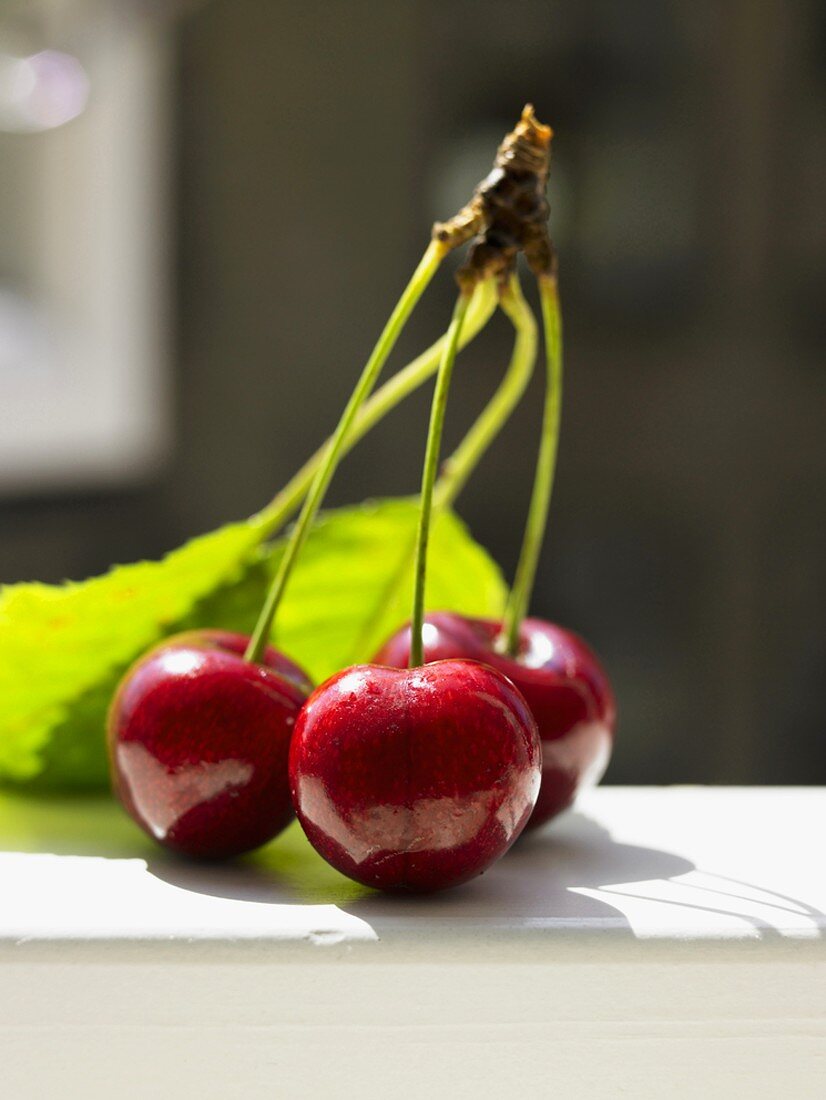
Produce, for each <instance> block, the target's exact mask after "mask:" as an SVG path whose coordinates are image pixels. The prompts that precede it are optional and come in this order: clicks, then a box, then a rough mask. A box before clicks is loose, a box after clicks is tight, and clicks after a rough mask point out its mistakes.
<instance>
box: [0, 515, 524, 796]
mask: <svg viewBox="0 0 826 1100" xmlns="http://www.w3.org/2000/svg"><path fill="white" fill-rule="evenodd" d="M417 517H418V509H417V505H416V502H415V501H413V500H386V501H379V502H369V503H367V504H364V505H360V506H358V507H355V508H344V509H340V510H337V511H333V512H327V513H325V514H323V515H322V516H321V517H319V520H318V522H317V523H316V525H315V527H314V529H313V530H312V532H311V533H310V536H309V538H308V539H307V542H306V544H305V547H304V550H303V552H302V555H301V557H300V558H299V561H298V564H297V566H296V568H295V571H294V573H293V575H292V578H291V580H290V585H289V587H288V589H287V594H286V596H285V599H284V602H283V604H282V606H281V608H280V610H279V614H278V618H277V623H276V637H275V642H276V644H277V645H278V646H279V647H280V648H281V649H283V650H284V651H285V652H286V653H288V654H289V655H290V656H291V657H293V659H294V660H296V661H298V662H299V664H302V665H303V666H304V667H305V668H306V669H307V671H308V672H309V673H310V675H311V676H312V677H313V678H314V679H315V680H316V681H320V680H323V679H325V678H326V677H327V676H329V675H331V674H332V673H333V672H336V671H338V669H340V668H343V667H345V666H346V665H348V664H353V663H357V662H359V661H367V660H369V659H370V657H371V656H372V654H373V653H374V652H375V650H376V649H377V648H378V647H379V645H380V644H381V643H382V642H383V641H384V639H385V638H386V637H387V636H388V635H389V634H390V633H392V631H393V630H395V629H396V628H397V627H398V626H400V625H401V624H402V623H403V622H404V621H405V620H406V619H407V618H408V617H409V608H410V603H411V600H412V583H413V581H412V552H413V546H414V541H415V532H416V523H417ZM258 538H259V533H258V531H257V529H256V528H255V527H254V526H253V525H252V524H236V525H232V526H229V527H224V528H222V529H221V530H219V531H216V532H214V533H213V534H211V535H204V536H202V537H201V538H198V539H195V540H193V541H192V542H190V543H188V544H187V545H186V546H184V547H182V548H181V549H179V550H176V551H174V552H173V553H171V554H169V555H168V556H167V557H166V558H164V559H163V560H162V561H159V562H140V563H138V564H136V565H127V566H119V567H117V568H115V569H113V570H112V571H111V572H110V573H107V574H106V575H105V576H102V577H95V578H93V579H91V580H88V581H85V582H83V583H80V584H67V585H61V586H50V585H41V584H24V585H16V586H12V587H9V588H6V589H5V590H4V591H3V592H2V593H1V594H0V655H1V656H0V779H6V780H15V781H17V782H35V783H37V784H39V785H41V786H49V787H69V786H73V787H79V786H96V785H97V786H99V785H102V784H104V783H105V782H106V759H105V751H104V741H103V729H104V724H105V715H106V708H107V706H108V704H109V700H110V698H111V696H112V692H113V691H114V689H115V687H116V685H117V682H118V680H119V679H120V677H121V676H122V675H123V672H124V671H125V670H126V669H127V668H128V667H129V665H130V664H131V663H132V662H133V661H134V660H135V659H136V658H137V657H139V656H140V654H141V653H142V652H143V651H144V650H145V649H147V648H148V647H149V646H151V645H153V644H155V643H156V642H157V641H159V640H160V639H161V638H162V637H164V636H166V635H168V634H173V633H177V632H178V631H179V630H184V629H189V628H192V627H198V626H215V627H223V628H225V629H230V630H239V631H242V632H245V633H248V632H249V631H251V629H252V627H253V625H254V623H255V619H256V617H257V615H258V611H259V609H260V606H261V603H262V600H263V598H264V592H265V590H266V586H267V584H268V582H269V580H270V578H271V576H272V575H273V572H274V570H275V568H276V567H277V564H278V561H279V559H280V556H281V554H282V553H283V546H284V543H283V540H282V541H280V542H277V543H275V544H274V545H273V546H272V547H270V548H266V549H262V548H260V547H259V546H258V545H257V542H258ZM430 546H431V549H430V557H429V571H428V587H427V606H428V607H429V608H430V609H436V608H451V609H453V610H456V611H459V612H462V613H465V614H476V615H499V614H501V612H502V610H503V607H504V601H505V596H506V589H505V585H504V582H503V580H502V577H501V574H500V572H499V570H498V568H497V566H496V565H495V563H494V562H493V561H492V560H491V558H490V557H489V556H488V554H487V553H486V551H485V550H484V549H483V548H482V547H481V546H479V545H478V544H477V543H476V542H474V541H473V539H472V538H471V536H470V534H469V533H468V531H467V528H466V527H465V525H464V524H463V523H462V522H461V520H459V519H458V518H457V517H456V516H455V515H454V514H453V513H452V512H443V513H441V514H440V515H439V516H438V517H437V518H436V519H435V520H434V524H433V528H432V532H431V544H430Z"/></svg>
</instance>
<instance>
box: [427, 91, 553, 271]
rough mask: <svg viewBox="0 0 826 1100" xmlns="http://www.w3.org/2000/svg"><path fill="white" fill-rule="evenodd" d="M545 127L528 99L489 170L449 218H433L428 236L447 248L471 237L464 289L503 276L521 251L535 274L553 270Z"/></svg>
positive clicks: (548, 145) (549, 134) (547, 130)
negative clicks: (447, 219) (431, 231)
mask: <svg viewBox="0 0 826 1100" xmlns="http://www.w3.org/2000/svg"><path fill="white" fill-rule="evenodd" d="M552 136H553V131H552V130H551V128H550V126H543V125H542V123H541V122H539V121H537V118H536V115H535V114H534V113H533V107H532V106H531V105H530V104H528V105H527V106H526V107H525V109H524V111H523V112H522V117H521V118H520V120H519V122H518V123H517V124H516V126H515V128H514V129H513V130H512V131H511V132H510V133H509V134H508V136H507V137H506V138H505V140H504V141H503V142H502V144H501V145H500V146H499V149H498V151H497V153H496V160H495V161H494V162H493V169H492V171H491V172H490V174H489V175H488V176H487V177H486V178H485V179H484V180H482V182H481V183H480V184H479V185H478V187H477V188H476V190H475V191H474V192H473V198H472V199H471V200H470V202H469V203H468V204H467V206H465V207H463V208H462V209H461V210H460V211H459V213H458V214H456V215H455V217H453V218H451V219H450V221H447V222H437V223H436V225H434V227H433V239H434V240H437V241H441V242H442V243H443V244H444V245H446V246H447V248H448V249H449V250H452V249H454V248H459V247H460V246H461V245H463V244H465V243H466V242H467V241H470V240H471V239H472V244H471V247H470V253H469V255H468V258H467V261H466V262H465V264H464V265H463V266H462V268H461V269H460V270H459V273H458V275H457V278H458V280H459V286H460V287H461V288H462V289H463V290H465V291H470V290H472V289H473V287H474V286H475V285H476V284H477V283H478V282H480V281H481V280H482V279H486V278H489V277H490V276H498V277H499V278H500V279H505V278H507V276H508V275H509V274H510V272H511V271H512V270H513V268H514V265H515V263H516V257H517V256H518V254H519V253H520V252H524V254H525V258H526V260H527V261H528V264H529V266H530V268H531V270H532V271H533V272H534V273H535V274H536V275H545V274H549V273H551V272H552V271H553V267H554V254H553V247H552V245H551V241H550V238H549V236H548V225H547V222H548V213H549V209H548V200H547V198H546V196H545V189H546V187H547V184H548V169H549V166H550V159H551V137H552Z"/></svg>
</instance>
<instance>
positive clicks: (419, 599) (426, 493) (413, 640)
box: [409, 291, 470, 668]
mask: <svg viewBox="0 0 826 1100" xmlns="http://www.w3.org/2000/svg"><path fill="white" fill-rule="evenodd" d="M469 302H470V296H469V295H468V294H466V293H465V292H464V291H463V292H461V293H460V294H459V298H458V300H457V302H456V306H455V308H454V310H453V317H452V319H451V322H450V327H449V328H448V330H447V335H446V339H445V344H444V348H443V349H442V358H441V361H440V363H439V373H438V374H437V376H436V389H435V391H434V393H433V404H432V405H431V407H430V426H429V427H428V430H427V446H426V448H425V456H424V470H423V471H422V491H421V498H420V505H419V527H418V532H417V536H416V556H415V564H414V574H413V576H414V582H413V614H412V616H411V619H410V661H409V664H410V667H411V668H415V667H416V666H417V665H420V664H422V662H423V657H424V654H423V651H422V627H423V625H424V596H425V581H426V574H427V544H428V540H429V538H430V518H431V514H432V511H433V486H434V484H435V482H436V473H437V471H438V468H439V452H440V450H441V446H442V429H443V427H444V422H445V410H446V409H447V395H448V391H449V390H450V380H451V378H452V376H453V365H454V363H455V362H456V353H457V351H458V349H459V337H460V336H461V334H462V325H463V324H464V320H465V315H466V314H467V310H468V304H469Z"/></svg>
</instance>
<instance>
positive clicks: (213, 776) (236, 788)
mask: <svg viewBox="0 0 826 1100" xmlns="http://www.w3.org/2000/svg"><path fill="white" fill-rule="evenodd" d="M248 641H249V639H248V638H246V637H245V636H243V635H240V634H228V633H226V632H224V631H193V632H191V633H188V634H179V635H177V636H176V637H173V638H169V639H168V640H167V641H165V642H163V643H162V644H161V645H160V646H158V647H157V648H156V649H154V650H151V651H150V652H149V653H147V654H146V655H145V656H144V657H143V658H142V659H141V660H140V661H138V663H137V664H136V665H134V666H133V667H132V668H131V669H130V671H129V672H128V673H127V674H126V676H125V677H124V679H123V680H122V681H121V684H120V686H119V688H118V690H117V692H116V694H115V697H114V699H113V701H112V705H111V707H110V710H109V720H108V731H107V739H108V749H109V761H110V768H111V773H112V782H113V786H114V788H115V792H116V793H117V795H118V797H119V799H120V801H121V802H122V803H123V805H124V807H125V809H126V810H127V812H128V813H129V814H130V815H131V816H132V817H133V818H134V819H135V821H136V822H137V823H138V825H140V826H141V828H142V829H144V831H145V832H147V833H148V834H149V835H150V836H151V837H153V838H154V839H155V840H157V841H158V842H159V843H160V844H163V845H164V846H165V847H167V848H171V849H173V850H174V851H177V852H181V853H183V854H185V855H188V856H195V857H198V858H202V859H222V858H226V857H229V856H234V855H239V854H240V853H242V852H246V851H249V850H251V849H252V848H257V847H258V846H259V845H261V844H264V843H265V842H266V841H267V840H270V839H271V838H272V837H274V836H275V835H276V834H277V833H279V832H281V830H282V829H283V828H284V827H285V826H286V825H287V824H288V823H289V822H290V820H291V819H292V816H293V813H292V803H291V801H290V791H289V782H288V773H287V759H288V753H289V746H290V738H291V737H292V733H293V729H294V727H295V721H296V718H297V717H298V712H299V711H300V709H301V706H302V704H303V703H304V700H305V699H306V697H307V692H308V690H309V687H310V683H309V680H308V678H307V676H306V674H305V673H304V672H303V671H302V670H301V669H300V668H299V667H298V666H297V665H296V664H294V663H293V662H292V661H290V660H289V659H288V658H287V657H284V656H283V654H280V653H278V652H277V650H275V649H272V648H271V647H268V648H267V650H266V652H265V654H264V659H263V661H262V662H261V663H260V664H252V663H250V662H249V661H245V660H244V659H243V654H244V651H245V649H246V645H247V642H248Z"/></svg>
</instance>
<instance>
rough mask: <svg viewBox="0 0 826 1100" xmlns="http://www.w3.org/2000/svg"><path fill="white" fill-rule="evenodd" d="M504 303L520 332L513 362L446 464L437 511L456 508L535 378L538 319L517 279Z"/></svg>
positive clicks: (505, 291) (436, 495)
mask: <svg viewBox="0 0 826 1100" xmlns="http://www.w3.org/2000/svg"><path fill="white" fill-rule="evenodd" d="M500 303H501V306H502V310H503V312H504V313H505V314H506V315H507V316H508V318H509V319H510V321H511V324H512V325H513V327H514V329H515V332H516V339H515V341H514V345H513V353H512V355H511V360H510V363H509V364H508V369H507V371H506V372H505V376H504V378H503V379H502V381H501V382H500V384H499V387H498V389H497V390H496V392H495V393H494V395H493V397H492V398H491V399H490V401H489V402H488V404H487V405H486V406H485V408H484V409H483V410H482V412H481V413H480V414H479V417H478V419H477V420H476V422H475V423H474V424H473V426H472V427H471V429H470V430H469V431H468V433H467V435H466V436H465V438H464V439H463V440H462V442H461V443H460V444H459V446H458V447H457V448H456V450H455V451H454V452H453V454H452V455H451V456H450V457H449V458H447V459H446V460H445V461H444V462H443V463H442V471H441V474H440V476H439V480H438V482H437V484H436V489H435V492H434V496H433V507H434V508H435V509H436V510H437V511H438V510H439V509H440V508H445V507H447V506H448V505H450V504H452V503H453V501H454V500H455V499H456V498H457V497H458V496H459V494H460V493H461V492H462V490H463V489H464V487H465V485H466V484H467V482H468V479H469V478H470V476H471V474H472V473H473V471H474V470H475V469H476V466H477V465H478V463H479V461H480V459H481V458H482V456H483V455H484V453H485V452H486V451H487V449H488V448H489V447H490V445H491V444H492V443H493V441H494V440H495V439H496V437H497V435H498V434H499V432H500V431H501V430H502V428H503V427H504V425H505V424H506V423H507V421H508V419H509V418H510V416H511V413H512V412H513V410H514V409H515V408H516V406H517V405H518V404H519V401H520V399H521V397H522V395H523V393H524V392H525V387H526V386H527V384H528V382H529V381H530V378H531V375H532V374H533V368H534V364H535V362H536V345H537V327H536V319H535V317H534V315H533V312H532V310H531V307H530V306H529V305H528V303H527V302H526V301H525V297H524V295H523V294H522V288H521V286H520V285H519V278H518V276H517V275H515V274H514V275H512V276H511V277H510V279H509V280H508V283H507V284H506V285H505V287H504V288H503V289H502V291H501V296H500ZM468 313H469V311H468ZM463 332H464V329H463Z"/></svg>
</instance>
